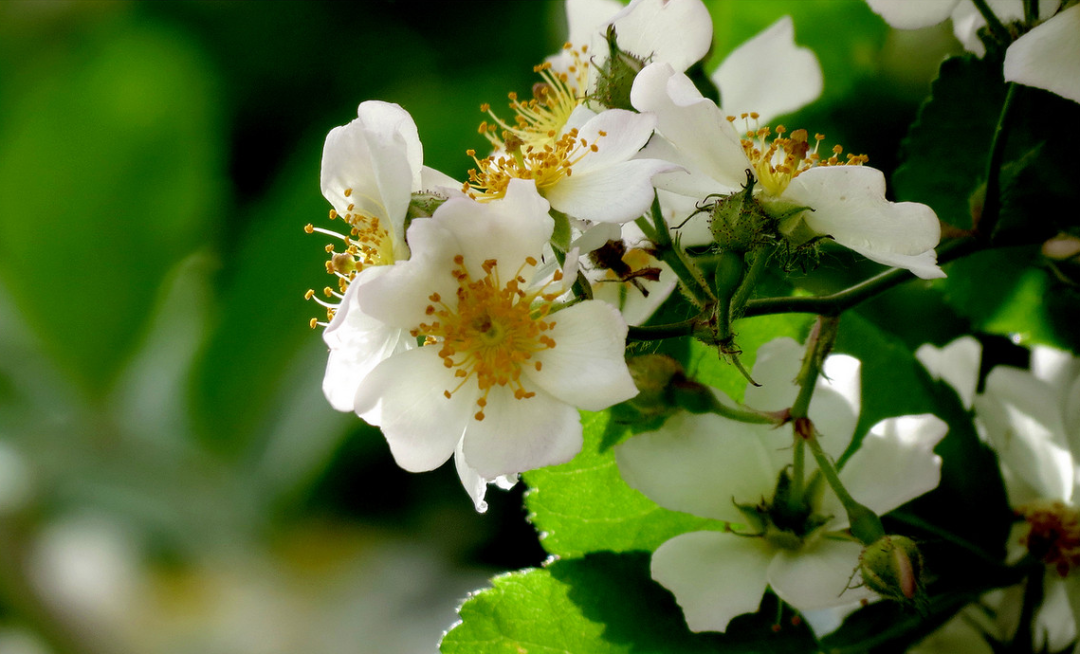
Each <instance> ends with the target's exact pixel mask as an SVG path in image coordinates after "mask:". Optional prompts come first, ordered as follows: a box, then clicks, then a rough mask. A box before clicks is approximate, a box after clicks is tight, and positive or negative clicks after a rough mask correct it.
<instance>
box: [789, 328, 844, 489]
mask: <svg viewBox="0 0 1080 654" xmlns="http://www.w3.org/2000/svg"><path fill="white" fill-rule="evenodd" d="M837 322H838V319H837V318H823V317H819V318H818V321H817V322H816V323H815V324H814V328H813V330H812V331H811V332H810V336H809V338H807V340H806V355H805V356H803V361H802V368H801V369H800V370H799V375H798V377H796V383H798V385H799V395H798V396H797V397H796V398H795V403H794V404H792V405H791V409H789V410H788V417H789V419H790V420H792V421H793V422H794V423H795V429H794V438H795V441H794V451H793V452H792V460H791V491H790V493H789V494H788V499H789V500H790V506H791V508H792V509H793V510H797V509H798V507H800V506H802V502H803V499H802V496H803V490H804V489H805V487H806V463H805V461H806V451H805V450H806V444H805V441H806V438H805V435H804V434H800V433H799V432H800V428H801V426H802V425H804V424H807V425H808V424H809V422H810V418H809V414H810V398H811V397H813V395H814V389H815V388H816V387H817V379H818V375H820V374H821V366H822V364H823V363H824V362H825V356H826V355H827V354H828V352H829V350H831V349H832V344H833V341H834V340H835V339H836V324H837ZM811 430H812V428H811Z"/></svg>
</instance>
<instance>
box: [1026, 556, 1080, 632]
mask: <svg viewBox="0 0 1080 654" xmlns="http://www.w3.org/2000/svg"><path fill="white" fill-rule="evenodd" d="M1070 586H1072V588H1070ZM1043 589H1044V590H1043V601H1042V604H1041V605H1040V606H1039V608H1038V610H1037V612H1036V613H1035V624H1034V632H1035V633H1034V634H1033V637H1032V640H1033V643H1032V644H1033V645H1034V646H1035V651H1036V652H1064V651H1066V650H1067V649H1068V647H1069V645H1072V644H1073V641H1074V640H1076V616H1075V615H1073V609H1072V606H1071V605H1070V599H1069V594H1070V590H1071V591H1072V592H1074V593H1075V592H1077V590H1080V583H1078V582H1077V581H1076V580H1075V579H1074V578H1073V577H1069V578H1066V579H1062V578H1061V577H1059V576H1058V575H1057V573H1055V572H1052V571H1050V570H1047V571H1046V577H1045V581H1044V582H1043ZM1078 599H1080V598H1078Z"/></svg>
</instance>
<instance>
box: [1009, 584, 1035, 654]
mask: <svg viewBox="0 0 1080 654" xmlns="http://www.w3.org/2000/svg"><path fill="white" fill-rule="evenodd" d="M1043 576H1044V572H1043V571H1042V570H1040V571H1038V572H1034V573H1032V574H1030V575H1028V578H1027V583H1025V584H1024V603H1023V604H1022V605H1021V608H1020V622H1019V623H1017V625H1016V633H1014V634H1013V637H1012V641H1011V642H1010V643H1009V647H1008V649H1006V650H1005V651H1006V652H1009V653H1011V652H1017V653H1021V652H1031V651H1032V649H1031V648H1032V643H1033V642H1034V641H1033V640H1032V639H1033V637H1034V633H1033V631H1034V629H1032V626H1033V623H1034V622H1035V609H1036V608H1038V606H1039V605H1040V604H1042V601H1043Z"/></svg>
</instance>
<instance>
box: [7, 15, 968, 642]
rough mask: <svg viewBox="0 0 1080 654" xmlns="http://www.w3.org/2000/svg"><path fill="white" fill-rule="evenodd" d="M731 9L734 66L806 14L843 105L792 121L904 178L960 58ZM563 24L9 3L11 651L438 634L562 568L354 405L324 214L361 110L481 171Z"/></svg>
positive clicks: (934, 36) (870, 24) (720, 34)
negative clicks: (504, 118)
mask: <svg viewBox="0 0 1080 654" xmlns="http://www.w3.org/2000/svg"><path fill="white" fill-rule="evenodd" d="M707 4H708V5H709V6H710V9H711V10H712V13H713V16H714V22H715V26H716V45H715V51H714V52H713V53H712V55H711V57H710V62H711V66H710V68H711V67H714V66H715V65H716V64H717V63H718V62H719V61H720V59H721V58H722V57H723V55H724V54H726V53H727V52H729V51H730V50H731V49H733V48H734V47H735V46H737V45H738V44H739V43H740V42H742V41H744V40H746V39H747V38H749V37H751V36H752V35H753V34H755V33H756V32H757V31H759V30H760V29H762V28H764V27H766V26H768V25H769V24H771V23H772V22H773V21H774V20H775V19H776V18H778V17H779V16H781V15H783V14H785V13H789V14H791V15H792V16H793V17H794V19H795V25H796V34H797V39H798V40H799V41H800V42H801V43H802V44H804V45H807V46H809V47H811V48H813V49H814V50H815V51H816V53H817V55H818V57H819V59H820V60H821V62H822V65H823V67H824V70H825V92H824V95H823V97H822V99H821V100H820V101H819V102H818V103H816V104H814V105H812V106H811V107H810V108H808V109H807V110H805V111H804V112H802V114H801V115H800V116H798V117H795V119H794V120H792V121H791V122H789V124H790V125H795V123H798V125H796V126H797V127H807V128H809V129H811V130H813V131H820V132H825V133H826V134H827V135H828V136H829V142H840V143H843V144H844V145H845V146H846V148H847V149H848V150H849V151H857V152H865V153H867V154H868V155H869V156H870V161H871V164H872V165H875V166H876V167H879V168H882V169H884V170H885V171H886V173H887V174H888V173H889V171H890V170H891V169H892V168H893V167H895V165H896V162H897V157H898V146H899V143H900V140H901V139H902V137H903V134H904V131H905V129H906V126H907V125H908V124H909V123H910V122H911V120H912V119H913V117H914V116H915V112H916V110H917V107H918V105H919V102H920V101H921V100H922V98H923V97H925V95H926V93H927V92H928V90H929V81H930V79H931V78H932V77H933V75H934V73H935V71H936V68H937V65H938V63H939V62H940V61H941V59H942V58H943V57H944V56H945V55H946V53H949V52H955V51H957V50H958V46H957V44H956V43H955V41H954V40H953V39H952V36H951V33H950V31H949V27H948V25H944V26H940V27H938V28H931V29H929V30H922V31H919V32H912V33H897V32H890V31H889V30H888V29H887V28H886V27H885V25H884V23H883V22H882V21H880V20H879V19H878V18H877V17H876V16H874V15H873V14H872V13H871V12H870V11H869V10H868V9H867V7H866V6H865V4H864V3H863V2H861V0H820V1H818V0H792V1H782V0H773V1H769V2H754V1H751V0H726V1H724V0H718V1H712V2H708V3H707ZM564 39H565V12H564V8H563V3H562V2H544V1H539V0H530V1H519V2H506V1H499V2H487V3H483V2H442V3H425V4H421V3H418V2H407V1H404V0H402V1H398V2H352V3H346V2H315V1H311V2H272V3H270V2H266V3H256V2H91V1H88V0H78V1H67V2H63V1H59V0H56V1H49V0H36V1H29V0H6V1H5V2H3V3H0V652H3V654H41V653H45V652H53V653H55V654H83V653H86V654H90V653H101V654H106V653H128V652H132V653H133V652H139V653H141V654H157V653H162V654H165V653H168V654H174V653H177V654H178V653H182V652H199V653H200V654H214V653H217V652H221V653H230V654H246V653H253V654H254V653H277V652H281V653H286V652H308V653H312V654H320V653H327V654H329V653H337V652H346V651H347V652H354V653H359V654H365V653H369V652H370V653H375V652H378V653H381V654H394V653H397V652H402V653H414V652H415V653H430V652H434V651H435V649H436V647H437V642H438V639H439V637H440V635H441V633H442V632H443V630H445V629H446V628H448V627H449V626H450V625H451V624H452V623H453V621H454V620H455V613H454V609H455V607H456V606H457V604H458V603H459V602H460V601H461V599H463V598H464V597H465V596H466V594H467V593H468V592H469V591H470V590H472V589H477V588H481V587H483V586H484V585H485V584H486V580H487V579H488V578H489V577H490V576H492V575H493V574H497V573H498V572H499V571H504V570H508V569H516V568H521V567H526V566H533V565H539V564H541V563H542V562H543V560H544V556H545V555H544V552H543V550H542V549H541V548H540V546H539V543H538V540H537V536H536V534H535V533H534V531H533V529H532V527H531V526H529V524H528V523H527V521H526V519H525V518H526V516H525V512H524V510H523V508H522V502H521V492H522V491H521V489H520V488H518V489H515V490H514V491H511V492H509V493H503V492H500V491H494V490H493V491H492V493H491V494H490V496H489V501H490V504H491V509H490V511H489V512H488V514H486V515H478V514H477V513H475V511H474V510H473V508H472V504H471V502H470V501H469V500H468V498H467V496H466V495H465V493H464V491H463V490H462V489H461V488H460V484H459V482H458V480H457V477H456V475H455V473H454V471H453V468H452V466H444V467H443V468H442V469H440V470H437V471H435V472H432V473H427V474H422V475H414V474H409V473H405V472H403V471H401V470H399V469H398V468H397V467H396V466H395V465H394V463H393V460H392V459H391V457H390V455H389V453H388V451H387V448H386V446H385V442H384V441H383V439H382V437H381V436H380V435H379V433H378V432H377V431H376V430H373V429H371V428H369V427H367V426H365V425H364V424H363V423H362V422H361V421H359V420H358V419H357V418H356V417H355V416H352V415H343V414H338V413H336V412H334V411H333V410H331V409H330V408H329V406H328V405H327V404H326V402H325V400H324V399H323V397H322V393H321V390H320V383H321V376H322V370H323V366H324V365H325V360H326V348H325V346H324V345H323V343H322V341H321V338H320V334H319V331H312V330H311V329H310V328H309V327H308V320H309V319H310V318H311V317H313V316H319V315H321V314H322V311H321V310H320V308H319V307H318V306H316V305H315V304H313V303H311V302H305V301H304V299H303V296H304V292H305V291H306V290H307V289H308V288H316V289H318V288H322V287H323V286H325V285H326V284H327V281H328V279H327V277H326V275H325V271H324V268H323V260H324V258H325V254H324V252H323V249H322V246H323V245H324V244H325V241H324V240H323V237H321V236H318V235H314V236H311V235H307V234H305V233H304V231H303V226H304V225H305V224H306V223H309V222H312V223H315V224H316V225H320V224H323V225H324V226H327V227H329V226H330V225H329V224H328V223H326V222H325V216H326V214H327V211H328V209H329V205H328V204H327V203H326V202H325V200H323V198H322V197H321V195H320V193H319V186H318V180H319V161H320V156H321V150H322V144H323V139H324V137H325V135H326V133H327V131H329V130H330V129H331V128H332V127H334V126H336V125H340V124H344V123H346V122H348V121H349V120H351V119H352V118H353V117H355V115H356V114H355V111H356V105H357V104H358V103H360V102H361V101H363V100H368V99H380V100H386V101H390V102H396V103H399V104H401V105H402V106H404V107H405V108H406V109H407V110H408V111H410V112H411V113H412V115H413V117H414V118H415V120H416V123H417V126H418V128H419V132H420V137H421V139H422V141H423V143H424V148H425V163H426V164H428V165H430V166H433V167H435V168H438V169H439V170H442V171H443V172H446V173H447V174H450V175H451V176H454V177H457V178H459V179H460V178H463V176H464V173H465V170H466V169H467V167H468V164H469V163H470V162H469V159H468V158H467V157H466V156H465V154H464V152H465V150H466V149H467V148H480V147H482V146H483V144H484V142H483V140H482V139H481V138H480V137H479V136H478V135H477V133H476V126H477V125H478V124H479V122H480V120H481V119H482V115H481V113H480V111H479V105H480V104H481V103H482V102H491V103H492V105H493V106H494V107H495V108H496V110H498V109H499V108H500V107H501V106H502V102H501V101H502V99H503V98H505V95H506V93H507V92H508V91H514V90H516V91H519V92H522V93H527V92H528V90H529V89H530V88H531V86H532V84H533V82H534V81H535V80H534V78H533V76H532V73H531V70H532V66H533V65H534V64H536V63H539V62H540V61H542V60H543V59H544V57H546V56H547V55H549V54H551V53H554V52H555V51H556V50H557V48H558V47H559V46H560V45H561V44H562V42H563V40H564ZM320 221H323V222H322V223H320ZM899 297H900V299H899V300H898V301H897V302H898V304H896V305H895V306H896V307H902V306H903V304H902V302H903V298H902V294H901V295H900V296H899ZM878 306H879V308H880V312H879V315H880V317H881V318H880V319H881V320H893V319H894V318H895V319H897V320H899V319H901V318H899V317H898V316H902V315H905V314H904V311H902V310H900V309H896V308H890V307H892V306H893V305H889V304H888V303H878ZM890 316H891V317H890ZM912 319H914V318H912ZM923 327H924V330H925V328H926V326H925V325H923Z"/></svg>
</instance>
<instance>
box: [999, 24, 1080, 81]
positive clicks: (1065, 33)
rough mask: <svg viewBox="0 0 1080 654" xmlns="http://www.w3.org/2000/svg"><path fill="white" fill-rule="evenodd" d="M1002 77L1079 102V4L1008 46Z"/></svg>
mask: <svg viewBox="0 0 1080 654" xmlns="http://www.w3.org/2000/svg"><path fill="white" fill-rule="evenodd" d="M1005 81H1007V82H1018V83H1020V84H1024V85H1026V86H1034V87H1036V88H1040V89H1046V90H1047V91H1050V92H1052V93H1057V94H1058V95H1060V96H1062V97H1063V98H1068V99H1069V100H1072V101H1073V102H1080V5H1073V6H1072V7H1069V8H1068V9H1066V10H1065V11H1063V12H1061V13H1060V14H1058V15H1057V16H1054V17H1053V18H1051V19H1050V20H1048V21H1046V22H1045V23H1043V24H1042V25H1039V26H1038V27H1036V28H1035V29H1033V30H1031V31H1030V32H1028V33H1027V34H1025V35H1023V36H1021V37H1020V38H1019V39H1017V40H1016V42H1015V43H1013V44H1012V45H1010V46H1009V48H1008V50H1006V51H1005Z"/></svg>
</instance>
